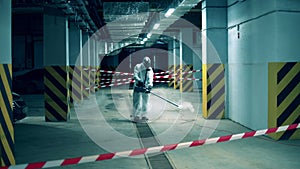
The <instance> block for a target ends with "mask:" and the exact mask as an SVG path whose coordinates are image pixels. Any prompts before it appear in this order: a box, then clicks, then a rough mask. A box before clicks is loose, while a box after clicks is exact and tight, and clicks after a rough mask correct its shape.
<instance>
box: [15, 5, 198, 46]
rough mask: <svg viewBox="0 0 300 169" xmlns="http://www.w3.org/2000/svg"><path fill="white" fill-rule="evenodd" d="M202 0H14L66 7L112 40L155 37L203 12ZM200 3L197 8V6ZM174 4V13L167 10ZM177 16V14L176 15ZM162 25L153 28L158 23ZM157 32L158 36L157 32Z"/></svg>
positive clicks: (22, 7)
mask: <svg viewBox="0 0 300 169" xmlns="http://www.w3.org/2000/svg"><path fill="white" fill-rule="evenodd" d="M200 2H201V0H129V1H128V0H118V2H115V1H114V0H13V11H15V12H17V11H18V9H19V11H24V10H30V9H32V10H33V9H35V10H36V8H38V7H41V8H43V7H53V8H58V9H60V10H62V11H63V12H64V13H65V15H66V16H68V17H69V19H70V20H71V21H76V23H79V26H80V27H81V28H82V29H85V30H87V31H89V32H90V33H91V34H92V33H95V32H99V31H98V30H99V29H101V28H102V29H101V31H100V33H99V34H102V35H103V34H104V35H105V38H108V39H110V41H111V42H122V43H126V42H127V43H129V44H132V43H136V42H137V41H140V40H141V38H144V37H143V36H145V34H147V33H149V32H151V33H152V34H153V36H152V37H151V38H149V40H152V41H155V39H157V38H158V37H159V36H158V35H160V34H161V33H162V32H163V31H165V30H166V29H167V28H168V27H169V26H170V25H172V24H173V23H174V22H175V21H176V20H177V19H178V18H180V17H184V15H187V14H188V13H195V12H199V13H200V7H199V6H201V5H199V4H200ZM195 7H196V9H195ZM169 8H174V9H175V11H174V12H173V14H172V16H170V17H165V16H164V13H166V12H167V10H168V9H169ZM174 16H176V17H174ZM156 23H158V24H159V27H158V28H157V29H153V26H154V24H156ZM155 35H157V36H155Z"/></svg>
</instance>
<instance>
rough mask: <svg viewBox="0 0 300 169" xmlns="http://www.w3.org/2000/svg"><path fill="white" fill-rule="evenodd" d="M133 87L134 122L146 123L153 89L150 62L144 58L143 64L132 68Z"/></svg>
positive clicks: (147, 58)
mask: <svg viewBox="0 0 300 169" xmlns="http://www.w3.org/2000/svg"><path fill="white" fill-rule="evenodd" d="M134 80H135V82H134V87H133V114H132V115H131V117H132V118H133V121H134V122H146V121H147V120H148V117H147V111H148V100H149V95H150V91H151V89H152V87H153V70H152V68H151V60H150V58H149V57H144V59H143V62H142V63H139V64H137V65H136V66H135V67H134Z"/></svg>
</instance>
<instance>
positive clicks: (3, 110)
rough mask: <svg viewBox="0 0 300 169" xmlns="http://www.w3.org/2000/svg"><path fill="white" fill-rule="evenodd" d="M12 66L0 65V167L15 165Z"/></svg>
mask: <svg viewBox="0 0 300 169" xmlns="http://www.w3.org/2000/svg"><path fill="white" fill-rule="evenodd" d="M11 88H12V65H11V64H0V123H1V126H0V134H1V144H0V153H1V159H0V160H1V163H0V164H1V166H9V165H15V164H16V160H15V155H14V142H15V141H14V127H13V123H12V121H13V119H12V114H13V108H12V90H11Z"/></svg>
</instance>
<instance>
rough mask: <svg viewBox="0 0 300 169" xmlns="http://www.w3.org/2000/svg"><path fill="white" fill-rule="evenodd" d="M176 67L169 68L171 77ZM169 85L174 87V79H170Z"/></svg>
mask: <svg viewBox="0 0 300 169" xmlns="http://www.w3.org/2000/svg"><path fill="white" fill-rule="evenodd" d="M174 69H175V68H174V65H170V66H169V67H168V70H169V72H170V75H172V74H174ZM168 80H169V83H168V86H169V87H171V86H174V78H173V77H169V79H168Z"/></svg>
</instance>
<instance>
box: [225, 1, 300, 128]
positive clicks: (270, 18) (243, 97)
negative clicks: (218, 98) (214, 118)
mask: <svg viewBox="0 0 300 169" xmlns="http://www.w3.org/2000/svg"><path fill="white" fill-rule="evenodd" d="M234 2H236V1H234V0H228V1H227V5H228V65H229V66H228V67H229V75H228V76H229V78H228V85H229V91H228V94H229V97H228V99H229V118H230V119H232V120H233V121H237V122H239V123H241V124H243V125H245V126H247V127H250V128H252V129H261V128H267V123H268V63H269V62H275V61H284V62H288V61H297V60H298V61H299V57H300V50H299V49H300V48H299V47H297V44H299V42H300V34H299V30H300V22H299V18H300V13H299V11H300V1H295V0H285V1H280V0H264V1H261V0H245V1H241V2H237V3H234ZM238 34H239V35H238ZM238 36H239V37H238Z"/></svg>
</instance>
